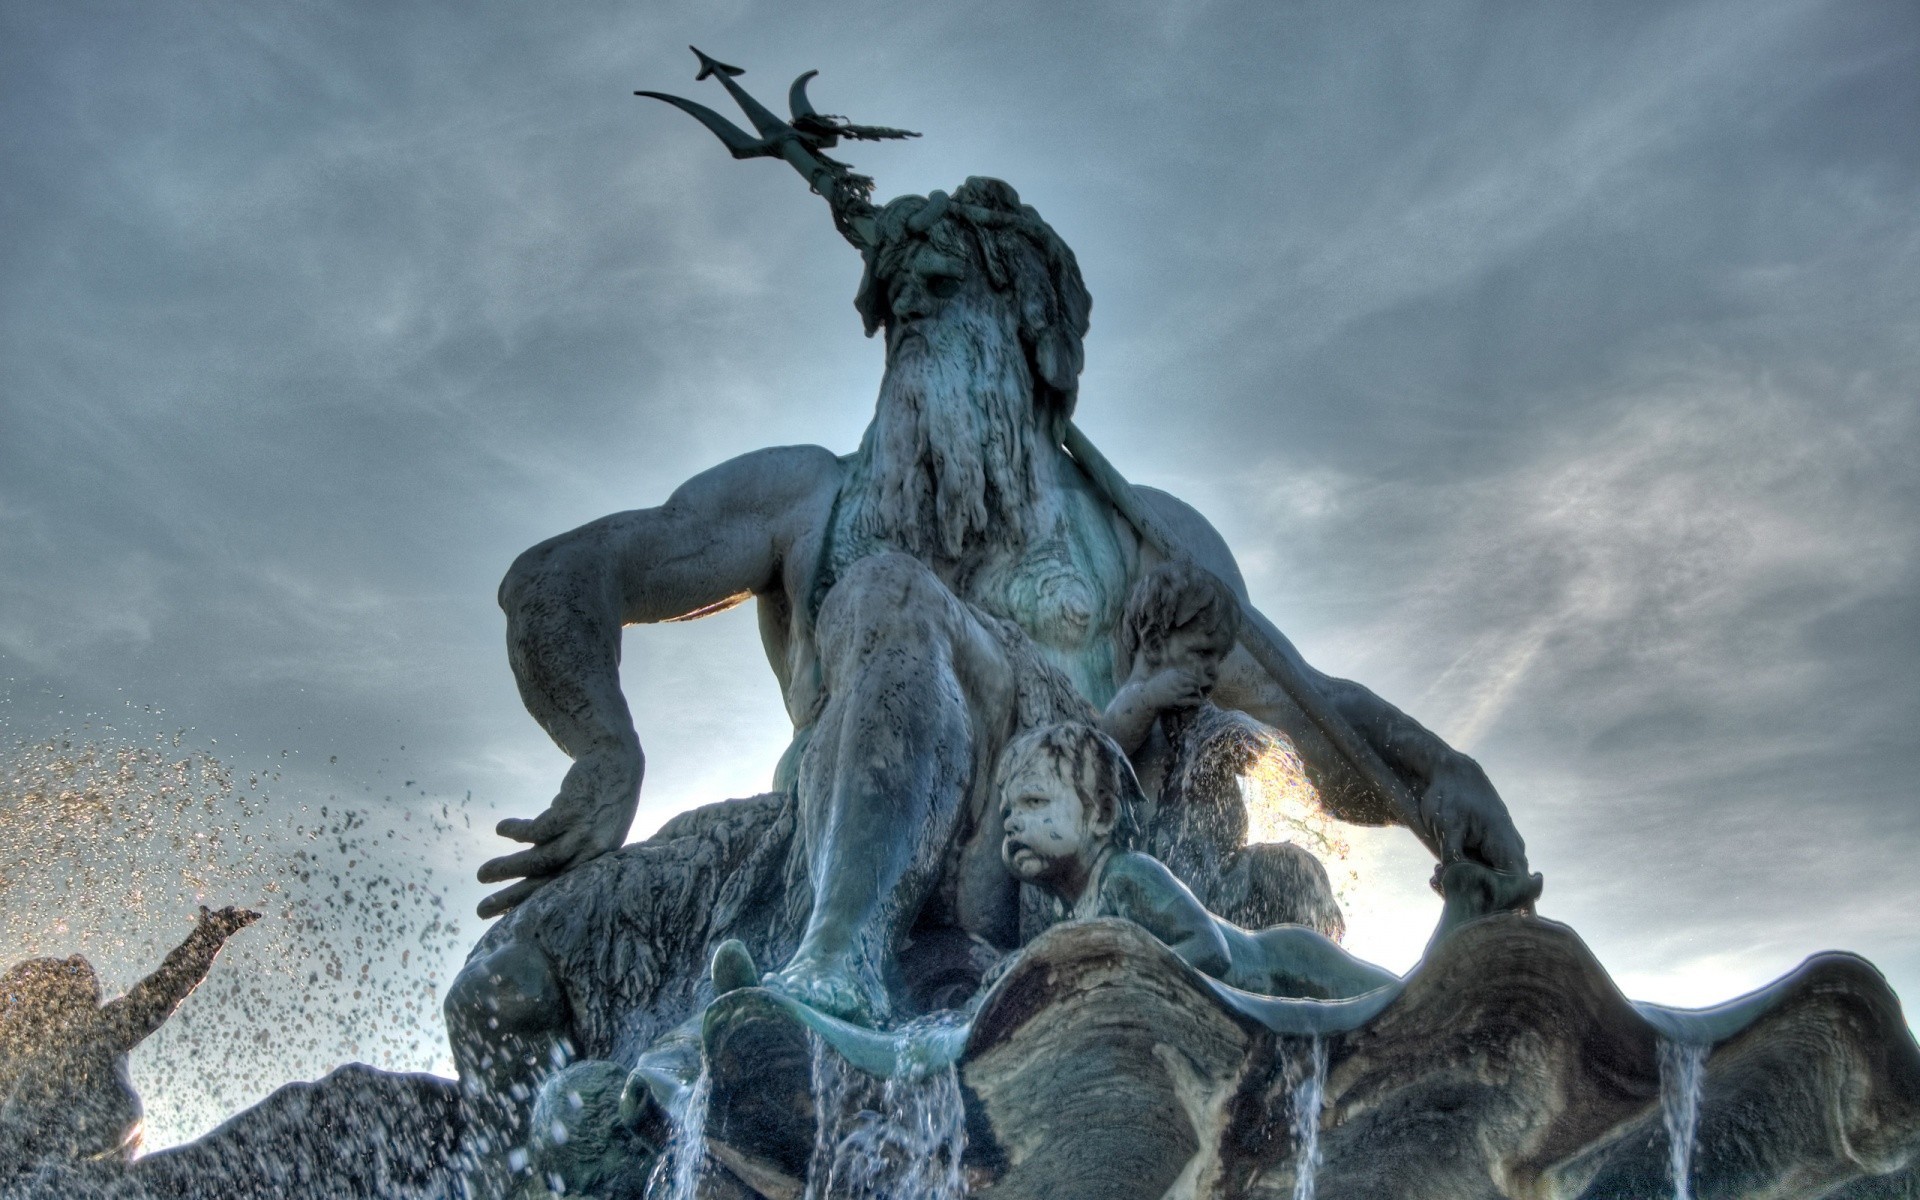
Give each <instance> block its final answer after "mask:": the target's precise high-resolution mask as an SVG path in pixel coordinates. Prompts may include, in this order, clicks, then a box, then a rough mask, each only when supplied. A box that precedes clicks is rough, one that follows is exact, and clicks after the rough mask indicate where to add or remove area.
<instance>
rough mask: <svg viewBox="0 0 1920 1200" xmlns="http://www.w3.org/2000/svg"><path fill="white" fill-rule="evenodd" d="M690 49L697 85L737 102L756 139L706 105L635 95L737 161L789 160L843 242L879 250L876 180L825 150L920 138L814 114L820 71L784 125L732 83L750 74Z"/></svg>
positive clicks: (803, 87) (795, 90)
mask: <svg viewBox="0 0 1920 1200" xmlns="http://www.w3.org/2000/svg"><path fill="white" fill-rule="evenodd" d="M687 49H689V50H691V51H693V53H694V57H696V58H698V59H699V60H700V73H699V74H698V75H695V76H694V77H693V81H694V82H695V83H698V82H700V81H701V80H702V79H705V78H707V77H708V76H709V75H711V76H713V77H714V78H716V79H718V80H719V81H720V84H721V86H722V87H724V88H726V89H727V93H728V94H729V95H731V96H732V97H733V99H734V103H736V104H738V105H739V106H740V111H741V112H743V113H745V114H747V120H749V121H751V122H753V128H754V131H755V133H757V134H759V136H758V137H755V136H754V135H753V134H750V133H748V132H747V131H746V130H744V129H742V128H740V127H739V126H738V125H735V124H734V123H733V122H732V121H729V120H727V119H726V118H725V117H723V116H721V115H720V114H719V113H717V112H715V111H713V110H712V109H710V108H708V107H707V106H706V105H704V104H695V103H694V102H693V101H691V100H685V99H682V98H681V97H679V96H669V95H667V94H666V93H665V92H635V93H634V95H636V96H650V97H652V98H653V99H655V100H665V101H666V102H667V103H668V104H671V105H673V106H674V107H675V108H677V109H679V110H680V111H681V112H684V113H686V114H688V115H689V116H691V117H693V119H694V120H696V121H698V122H700V123H701V124H702V125H705V126H706V127H707V128H708V129H710V130H712V131H713V133H714V135H715V136H716V137H718V138H719V139H720V141H721V142H722V143H723V144H725V146H726V147H727V149H728V151H729V152H731V153H732V154H733V156H734V157H735V158H783V159H785V160H786V161H787V162H788V164H789V165H791V166H792V167H793V169H794V170H796V171H798V172H800V177H801V178H802V179H804V180H806V181H807V183H808V185H809V186H811V187H812V188H813V190H814V191H815V192H818V193H819V194H820V195H822V196H824V197H826V200H827V204H828V205H829V206H830V207H831V208H832V209H833V223H834V227H835V228H837V229H839V231H840V235H841V236H842V237H844V238H846V239H847V240H848V241H849V242H852V243H853V245H854V247H855V248H856V249H858V250H863V251H864V250H872V249H875V248H877V243H878V238H876V236H875V234H874V228H873V214H874V212H875V209H874V205H873V180H872V179H870V178H868V177H867V176H865V175H860V174H857V173H856V172H855V171H854V170H853V168H852V167H850V166H848V165H847V164H846V163H843V162H841V161H839V160H838V159H835V158H829V157H828V156H827V154H826V153H825V151H826V150H827V148H828V147H830V146H835V145H838V144H839V142H840V139H841V138H850V139H852V140H855V141H867V142H877V141H884V140H887V139H891V138H912V137H919V136H920V135H919V134H917V133H915V132H913V131H912V130H910V129H891V128H889V127H887V126H885V125H855V124H853V123H852V122H850V121H848V120H847V119H846V118H845V117H837V116H834V115H833V114H831V113H821V112H815V111H814V107H813V104H812V102H811V101H809V100H808V99H807V81H808V80H810V79H812V78H813V77H814V76H815V75H818V74H819V73H820V72H818V71H808V72H806V73H804V74H802V75H801V76H800V77H799V78H798V79H796V80H794V81H793V86H791V87H789V88H788V89H787V109H788V111H789V112H791V113H792V114H793V119H792V120H790V121H782V120H781V119H780V118H779V117H776V116H774V115H773V113H772V112H770V111H768V109H767V107H766V106H765V105H763V104H761V103H760V102H759V101H758V100H755V99H754V98H753V97H752V96H751V95H749V94H748V92H747V89H745V88H743V87H741V86H740V85H739V84H737V83H735V82H734V77H735V76H739V75H744V74H746V72H745V71H744V70H742V69H741V68H739V67H730V66H728V65H727V64H726V63H723V62H721V61H719V60H718V59H716V58H712V57H710V56H709V55H706V54H703V53H702V52H701V50H700V47H698V46H688V47H687Z"/></svg>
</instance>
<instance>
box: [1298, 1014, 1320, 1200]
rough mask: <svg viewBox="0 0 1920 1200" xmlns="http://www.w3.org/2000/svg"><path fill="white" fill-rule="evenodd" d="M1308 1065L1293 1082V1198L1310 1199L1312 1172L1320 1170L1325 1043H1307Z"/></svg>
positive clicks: (1315, 1041)
mask: <svg viewBox="0 0 1920 1200" xmlns="http://www.w3.org/2000/svg"><path fill="white" fill-rule="evenodd" d="M1307 1055H1308V1059H1309V1063H1310V1065H1309V1067H1308V1069H1307V1070H1306V1071H1305V1072H1304V1073H1303V1074H1302V1076H1301V1078H1300V1082H1298V1083H1296V1084H1294V1085H1293V1095H1292V1109H1293V1144H1294V1146H1295V1147H1296V1149H1295V1151H1294V1166H1293V1200H1313V1188H1314V1175H1315V1174H1316V1173H1317V1172H1318V1171H1319V1170H1320V1110H1321V1108H1322V1107H1323V1106H1324V1105H1325V1103H1326V1099H1327V1043H1326V1042H1325V1041H1323V1040H1321V1039H1320V1038H1319V1037H1318V1036H1316V1037H1314V1038H1313V1040H1312V1041H1311V1042H1309V1043H1308V1052H1307Z"/></svg>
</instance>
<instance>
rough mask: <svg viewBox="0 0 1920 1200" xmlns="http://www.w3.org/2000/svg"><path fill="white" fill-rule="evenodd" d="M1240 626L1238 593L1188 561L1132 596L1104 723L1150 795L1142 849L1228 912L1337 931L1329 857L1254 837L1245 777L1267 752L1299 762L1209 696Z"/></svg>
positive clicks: (1274, 760) (1167, 566)
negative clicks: (1323, 860)
mask: <svg viewBox="0 0 1920 1200" xmlns="http://www.w3.org/2000/svg"><path fill="white" fill-rule="evenodd" d="M1239 627H1240V602H1239V599H1238V598H1237V597H1236V596H1235V595H1234V594H1233V592H1232V591H1230V590H1229V589H1228V588H1227V586H1226V585H1225V584H1224V583H1222V582H1220V580H1219V579H1218V578H1216V577H1215V576H1214V575H1213V574H1212V573H1211V572H1209V571H1207V570H1205V569H1203V568H1201V567H1199V566H1197V565H1195V564H1194V563H1191V562H1188V561H1185V560H1179V559H1176V560H1174V561H1171V562H1166V563H1162V564H1161V565H1160V566H1158V567H1155V568H1154V569H1153V570H1151V571H1149V572H1147V574H1146V576H1145V577H1144V578H1142V579H1141V580H1140V582H1139V583H1138V584H1136V585H1135V586H1134V589H1133V592H1132V594H1130V595H1129V596H1128V597H1127V607H1126V611H1125V613H1124V614H1123V615H1122V617H1121V621H1120V627H1119V630H1118V638H1117V643H1118V644H1117V646H1116V651H1117V653H1116V655H1115V666H1116V669H1117V672H1118V673H1119V674H1121V675H1122V676H1123V681H1122V683H1121V685H1120V689H1119V691H1118V692H1116V693H1115V694H1114V697H1113V699H1112V700H1111V701H1110V702H1109V703H1108V705H1107V709H1106V712H1105V713H1104V714H1103V715H1102V717H1101V719H1100V726H1101V728H1102V729H1104V730H1105V732H1106V733H1107V734H1108V735H1109V736H1111V737H1112V738H1113V740H1114V741H1115V742H1117V743H1118V744H1119V746H1120V748H1121V749H1122V750H1124V751H1125V752H1126V754H1127V757H1128V759H1129V760H1130V761H1131V762H1132V764H1133V768H1134V773H1135V775H1136V776H1137V777H1138V779H1139V781H1140V784H1141V790H1142V794H1143V795H1144V797H1145V804H1144V805H1143V806H1142V808H1141V810H1140V812H1139V813H1138V814H1137V816H1136V818H1135V819H1136V821H1137V822H1138V826H1139V836H1138V838H1137V840H1136V841H1135V843H1134V848H1135V849H1139V850H1142V851H1145V852H1146V853H1148V854H1150V855H1152V856H1153V857H1155V858H1157V859H1159V860H1160V861H1161V862H1162V863H1164V864H1165V865H1166V866H1167V868H1168V869H1169V870H1171V871H1172V872H1173V873H1174V875H1175V876H1176V877H1177V878H1178V879H1180V880H1181V881H1182V882H1183V883H1185V884H1186V885H1187V886H1188V887H1189V888H1191V889H1192V890H1193V892H1194V893H1195V895H1196V896H1197V897H1198V898H1199V900H1200V903H1201V904H1202V905H1204V906H1205V907H1206V908H1207V909H1209V910H1210V911H1212V912H1215V913H1218V914H1221V915H1223V916H1225V917H1227V918H1228V919H1229V920H1232V921H1235V922H1237V923H1239V924H1242V925H1247V926H1254V927H1263V926H1267V925H1279V924H1300V925H1308V926H1311V927H1312V928H1314V929H1317V930H1319V931H1320V932H1321V933H1323V934H1326V935H1327V936H1328V937H1333V938H1338V937H1339V936H1340V934H1341V933H1342V932H1343V931H1344V929H1345V921H1344V920H1343V919H1342V918H1341V915H1340V908H1339V905H1338V904H1336V903H1335V902H1334V899H1333V890H1332V887H1331V886H1330V884H1329V882H1328V880H1327V875H1326V871H1325V869H1324V868H1323V867H1322V866H1321V865H1320V862H1319V860H1317V859H1316V858H1314V857H1313V855H1312V854H1310V853H1308V852H1307V851H1306V850H1304V849H1302V848H1301V847H1299V846H1295V845H1292V844H1290V843H1285V842H1281V843H1272V844H1258V845H1248V844H1247V834H1248V820H1247V802H1246V796H1245V792H1244V790H1243V780H1244V778H1245V777H1246V776H1247V775H1248V774H1249V773H1250V772H1252V771H1254V770H1255V769H1256V768H1257V767H1258V766H1259V764H1261V763H1262V761H1263V760H1265V761H1266V762H1267V763H1268V764H1269V765H1270V766H1273V765H1280V764H1284V763H1286V762H1288V761H1291V762H1292V763H1293V764H1294V766H1295V768H1296V769H1298V768H1299V762H1298V756H1297V755H1295V754H1294V751H1293V748H1292V746H1291V745H1290V744H1289V743H1288V742H1287V741H1286V739H1285V738H1284V737H1282V736H1281V735H1279V734H1278V733H1276V732H1275V731H1274V730H1272V729H1269V728H1268V727H1267V726H1265V725H1262V724H1261V723H1260V722H1259V721H1256V720H1255V719H1253V718H1252V717H1250V716H1247V715H1246V714H1245V713H1241V712H1235V711H1232V710H1228V709H1221V708H1218V707H1216V706H1215V705H1214V704H1213V703H1212V701H1211V700H1210V696H1211V694H1212V692H1213V687H1214V684H1215V683H1216V682H1217V681H1218V679H1219V677H1220V667H1221V663H1222V661H1223V660H1224V659H1225V658H1226V656H1227V654H1228V653H1229V652H1231V651H1232V649H1233V645H1234V637H1235V635H1236V633H1237V632H1238V630H1239ZM1281 769H1282V771H1284V767H1283V766H1282V768H1281Z"/></svg>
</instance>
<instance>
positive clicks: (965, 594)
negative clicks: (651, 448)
mask: <svg viewBox="0 0 1920 1200" xmlns="http://www.w3.org/2000/svg"><path fill="white" fill-rule="evenodd" d="M807 449H808V450H810V451H811V450H812V448H811V447H809V448H807ZM814 453H816V454H824V453H825V452H824V451H814ZM1052 453H1053V455H1054V460H1053V462H1052V463H1051V464H1050V466H1051V468H1052V469H1051V470H1049V471H1047V472H1044V474H1045V475H1046V476H1047V477H1049V478H1050V480H1051V486H1049V487H1047V488H1046V489H1045V490H1044V491H1043V493H1042V494H1041V496H1040V497H1039V499H1038V502H1037V504H1038V507H1039V509H1040V517H1041V520H1040V524H1041V525H1042V526H1043V527H1044V528H1046V529H1047V533H1046V535H1045V536H1043V537H1041V538H1039V539H1037V540H1036V541H1034V542H1032V543H1030V544H1028V545H1025V546H1020V547H1017V548H1005V547H990V548H987V549H985V550H984V551H983V552H982V555H981V557H980V558H978V559H977V560H973V561H966V562H962V563H959V564H954V565H951V566H946V567H944V568H943V567H940V566H936V567H935V570H936V572H937V573H938V574H939V575H940V576H941V577H942V578H943V579H944V580H945V581H946V583H947V585H948V586H949V587H951V588H952V589H953V591H954V594H955V595H956V596H958V597H959V598H960V599H962V600H965V601H967V602H968V603H969V604H972V605H974V606H975V607H977V608H979V609H980V610H981V611H983V612H986V613H989V614H991V615H993V616H997V617H1002V618H1005V619H1007V620H1010V621H1012V622H1013V623H1014V624H1016V625H1018V626H1019V627H1020V628H1021V629H1023V630H1025V631H1026V633H1027V635H1028V636H1029V637H1030V638H1032V639H1033V642H1034V645H1035V646H1036V647H1037V648H1038V649H1039V650H1040V652H1041V654H1042V656H1043V657H1044V658H1045V659H1046V660H1047V661H1048V662H1050V663H1051V664H1052V665H1054V666H1055V667H1057V668H1059V669H1060V670H1061V671H1062V672H1064V673H1065V674H1066V675H1067V676H1068V678H1070V679H1071V680H1072V681H1073V683H1074V685H1075V686H1076V687H1077V688H1078V689H1079V691H1080V693H1081V694H1082V695H1083V696H1085V697H1086V698H1087V700H1088V702H1089V703H1091V704H1093V705H1094V706H1096V707H1098V706H1100V705H1103V704H1105V703H1106V701H1107V700H1108V699H1109V698H1111V696H1112V693H1113V688H1114V680H1113V631H1114V629H1115V626H1116V623H1117V622H1118V621H1119V619H1120V612H1121V610H1122V609H1123V608H1124V607H1125V604H1126V598H1127V591H1128V588H1129V587H1130V586H1131V585H1132V582H1133V580H1134V578H1135V576H1136V575H1137V574H1138V572H1139V571H1140V569H1141V566H1140V557H1141V549H1140V544H1139V539H1138V537H1137V536H1136V535H1135V534H1134V532H1133V530H1132V529H1131V528H1130V527H1129V526H1127V525H1126V523H1125V522H1124V520H1122V519H1121V518H1120V516H1119V515H1118V514H1117V513H1115V512H1114V511H1113V509H1112V507H1111V506H1110V505H1108V504H1107V503H1106V501H1105V500H1104V499H1102V498H1101V497H1100V496H1098V495H1097V494H1096V493H1095V492H1094V491H1093V488H1092V485H1091V484H1089V483H1088V482H1087V480H1086V477H1085V476H1084V475H1083V474H1082V473H1081V472H1080V470H1079V468H1078V467H1076V466H1075V465H1074V464H1073V462H1072V460H1071V459H1069V458H1067V457H1066V455H1065V454H1064V453H1063V452H1061V451H1059V450H1057V449H1056V450H1054V451H1053V452H1052ZM811 465H813V466H814V467H815V469H819V468H821V467H824V466H825V464H824V463H818V462H817V461H816V462H815V463H814V464H811ZM835 470H836V474H837V476H838V478H837V480H836V487H835V488H834V491H833V494H832V498H831V499H830V500H829V503H827V504H826V505H824V506H820V505H818V503H817V501H816V503H815V505H814V506H813V507H814V513H813V515H814V519H813V520H812V521H807V522H801V523H798V524H797V525H796V526H795V527H793V537H792V540H791V541H790V542H789V544H788V547H787V553H786V554H785V555H784V556H783V562H782V565H781V569H780V571H779V573H778V576H777V580H776V581H774V582H775V584H776V585H775V586H774V587H770V588H768V589H766V590H764V591H761V592H759V593H757V594H756V596H755V599H756V601H757V603H758V608H759V625H760V636H761V641H762V644H763V646H764V647H765V649H766V653H767V660H768V663H769V664H770V665H771V666H772V667H773V670H774V673H775V675H776V676H777V677H778V678H779V681H780V686H781V691H782V693H783V695H784V697H785V700H786V704H787V712H788V715H789V717H791V718H792V720H793V723H794V727H795V729H796V731H797V732H798V733H800V734H802V735H804V732H805V730H806V729H807V728H808V727H809V726H810V725H811V724H812V722H813V720H814V718H815V717H817V716H818V714H819V710H820V705H821V704H822V703H823V701H824V699H825V697H824V696H823V694H822V691H821V682H820V672H819V665H818V659H817V647H816V644H815V630H814V626H813V623H814V619H815V617H816V615H817V613H818V609H819V604H820V601H821V600H822V599H823V598H824V595H825V593H826V592H827V591H828V590H829V589H830V588H831V587H832V584H833V581H834V580H835V579H836V578H837V577H838V575H839V574H840V573H841V572H842V571H844V570H845V568H846V567H847V566H848V565H850V564H851V563H852V562H854V561H857V560H858V559H859V558H860V557H863V556H864V555H866V554H869V553H872V552H873V551H874V550H875V549H876V547H874V546H871V545H865V544H862V540H861V539H860V538H858V537H857V536H856V535H855V534H853V532H852V530H851V523H852V505H850V504H847V503H846V502H845V500H844V497H843V496H841V495H840V493H839V488H840V487H843V486H844V485H845V483H846V480H847V479H848V477H849V473H848V472H847V471H846V467H845V460H835Z"/></svg>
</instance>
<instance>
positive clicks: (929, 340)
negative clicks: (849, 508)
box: [853, 297, 1039, 562]
mask: <svg viewBox="0 0 1920 1200" xmlns="http://www.w3.org/2000/svg"><path fill="white" fill-rule="evenodd" d="M1038 436H1039V434H1038V430H1037V428H1036V426H1035V423H1034V417H1033V384H1032V376H1031V375H1030V374H1029V373H1028V370H1027V363H1026V356H1025V354H1024V353H1023V352H1022V350H1021V348H1020V341H1019V338H1018V336H1016V335H1015V333H1014V332H1013V329H1012V325H1011V320H1010V318H1007V319H1001V318H999V317H998V316H997V314H996V313H994V312H993V311H990V310H986V309H982V308H981V307H979V306H978V305H975V304H969V303H965V302H964V301H962V299H961V298H958V297H956V298H955V299H954V300H952V301H949V302H948V303H947V305H946V306H945V307H944V308H943V309H942V311H941V314H940V317H939V319H938V320H937V321H929V322H924V323H922V325H921V327H920V330H919V331H918V335H916V333H907V334H904V335H902V336H901V337H900V338H899V339H898V340H897V341H895V342H894V343H893V344H892V345H891V346H890V348H889V351H888V354H887V371H886V375H885V377H884V378H883V379H882V380H881V381H880V403H879V407H878V409H877V410H876V411H875V413H874V416H873V424H871V425H869V426H868V427H867V433H866V437H865V438H864V439H863V440H862V442H861V447H860V451H861V458H862V459H863V460H864V462H863V463H862V464H861V467H862V468H864V470H863V471H862V472H861V473H862V474H864V479H863V480H861V482H860V486H859V487H858V489H857V494H856V502H857V504H858V509H857V510H856V513H855V516H854V522H853V528H854V531H855V532H856V533H857V534H859V535H861V536H862V537H863V538H871V539H877V540H879V541H882V542H885V543H886V544H888V545H891V546H893V547H895V548H896V549H899V550H904V551H906V552H907V553H909V554H913V555H916V556H918V557H919V558H921V559H922V560H923V561H928V562H933V561H935V560H945V561H948V562H957V561H959V560H960V559H962V558H963V556H965V554H966V553H967V551H968V550H969V549H970V548H972V547H974V546H976V545H978V544H979V543H980V542H982V541H984V540H986V539H988V538H992V539H994V540H998V541H1002V542H1011V543H1013V544H1016V545H1018V544H1021V543H1023V542H1024V541H1026V540H1027V536H1028V533H1029V529H1028V526H1029V524H1030V523H1031V522H1032V521H1033V519H1034V512H1033V503H1034V497H1035V495H1036V494H1037V492H1038V486H1037V483H1036V480H1035V477H1034V473H1035V467H1036V461H1035V455H1034V445H1033V443H1034V441H1035V439H1036V438H1037V437H1038Z"/></svg>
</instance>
